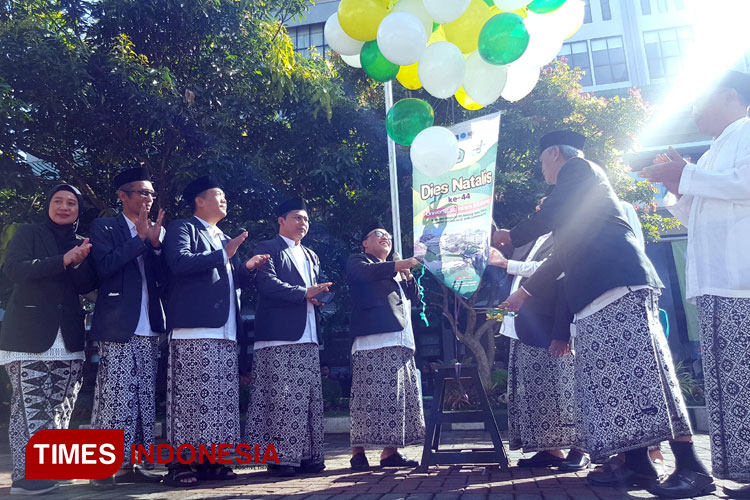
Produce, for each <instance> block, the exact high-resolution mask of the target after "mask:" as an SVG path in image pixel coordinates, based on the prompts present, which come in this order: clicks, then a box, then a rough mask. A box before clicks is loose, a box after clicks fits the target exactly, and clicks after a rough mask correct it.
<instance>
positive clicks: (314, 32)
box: [287, 23, 331, 58]
mask: <svg viewBox="0 0 750 500" xmlns="http://www.w3.org/2000/svg"><path fill="white" fill-rule="evenodd" d="M287 33H288V34H289V38H290V39H291V40H292V43H293V44H294V50H295V52H297V54H299V55H301V56H303V57H310V56H311V55H312V54H313V51H312V50H310V49H311V47H315V50H316V52H317V55H318V56H320V57H325V58H328V57H330V55H331V54H330V48H329V47H328V45H326V43H325V39H324V37H323V23H317V24H308V25H306V26H296V27H293V28H287Z"/></svg>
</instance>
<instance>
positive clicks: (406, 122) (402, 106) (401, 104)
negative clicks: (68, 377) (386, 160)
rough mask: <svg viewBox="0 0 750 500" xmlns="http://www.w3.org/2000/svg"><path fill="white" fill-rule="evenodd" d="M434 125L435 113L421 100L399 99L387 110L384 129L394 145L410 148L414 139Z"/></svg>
mask: <svg viewBox="0 0 750 500" xmlns="http://www.w3.org/2000/svg"><path fill="white" fill-rule="evenodd" d="M434 123H435V112H434V111H433V110H432V106H430V105H429V104H428V103H427V102H426V101H423V100H422V99H401V100H400V101H398V102H397V103H396V104H394V105H393V106H392V107H391V109H389V110H388V114H387V115H386V117H385V129H386V131H388V136H389V137H390V138H391V139H393V142H395V143H396V144H401V145H402V146H410V145H411V143H412V142H413V141H414V138H415V137H416V136H417V134H419V133H420V132H421V131H423V130H424V129H426V128H429V127H432V125H434Z"/></svg>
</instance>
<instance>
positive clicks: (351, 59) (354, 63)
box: [341, 54, 362, 68]
mask: <svg viewBox="0 0 750 500" xmlns="http://www.w3.org/2000/svg"><path fill="white" fill-rule="evenodd" d="M341 59H343V60H344V62H345V63H346V64H348V65H349V66H351V67H352V68H361V67H362V62H361V61H360V60H359V54H355V55H353V56H341Z"/></svg>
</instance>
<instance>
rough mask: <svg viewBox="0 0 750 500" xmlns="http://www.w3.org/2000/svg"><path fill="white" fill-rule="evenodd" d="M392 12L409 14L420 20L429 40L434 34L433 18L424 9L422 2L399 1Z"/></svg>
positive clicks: (419, 0)
mask: <svg viewBox="0 0 750 500" xmlns="http://www.w3.org/2000/svg"><path fill="white" fill-rule="evenodd" d="M392 12H408V13H409V14H414V15H415V16H417V17H418V18H419V20H420V21H421V22H422V25H423V26H424V32H425V33H426V34H427V38H429V37H430V34H431V33H432V16H431V15H430V14H429V12H427V11H426V10H425V8H424V4H423V3H422V0H399V2H398V3H397V4H396V6H395V7H393V10H392Z"/></svg>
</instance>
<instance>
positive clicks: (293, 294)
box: [253, 236, 322, 343]
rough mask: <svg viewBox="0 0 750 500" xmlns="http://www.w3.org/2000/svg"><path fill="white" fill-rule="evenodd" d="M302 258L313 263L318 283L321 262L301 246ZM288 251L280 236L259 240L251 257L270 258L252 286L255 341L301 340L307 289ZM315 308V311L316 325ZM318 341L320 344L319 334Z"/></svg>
mask: <svg viewBox="0 0 750 500" xmlns="http://www.w3.org/2000/svg"><path fill="white" fill-rule="evenodd" d="M302 250H303V251H304V252H305V258H306V259H307V260H308V262H310V263H312V273H313V276H312V278H313V280H314V281H315V282H317V281H318V277H319V275H320V260H319V259H318V256H317V255H316V254H315V252H313V251H312V250H310V249H309V248H307V247H305V246H303V247H302ZM289 251H290V248H289V245H287V243H286V241H284V239H283V238H282V237H281V236H277V237H276V238H274V239H272V240H266V241H261V242H260V243H259V244H258V246H257V247H255V250H254V251H253V253H254V255H259V254H269V255H270V256H271V258H270V259H269V260H268V262H266V263H265V264H263V265H262V266H260V267H259V268H258V272H257V274H256V276H255V287H256V288H257V290H258V305H257V307H256V309H255V340H256V342H257V341H263V340H284V341H290V342H294V341H297V340H299V339H300V338H302V334H303V333H304V332H305V325H306V324H307V299H306V298H305V294H306V293H307V286H306V285H305V281H304V280H303V279H302V275H301V274H300V273H299V271H297V266H295V265H294V261H293V260H292V256H291V255H290V254H289ZM317 321H318V309H317V308H315V324H316V326H317ZM318 342H320V343H322V338H321V336H320V332H318Z"/></svg>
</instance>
